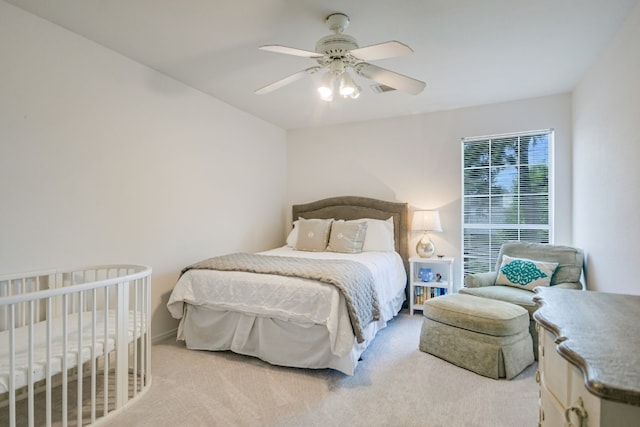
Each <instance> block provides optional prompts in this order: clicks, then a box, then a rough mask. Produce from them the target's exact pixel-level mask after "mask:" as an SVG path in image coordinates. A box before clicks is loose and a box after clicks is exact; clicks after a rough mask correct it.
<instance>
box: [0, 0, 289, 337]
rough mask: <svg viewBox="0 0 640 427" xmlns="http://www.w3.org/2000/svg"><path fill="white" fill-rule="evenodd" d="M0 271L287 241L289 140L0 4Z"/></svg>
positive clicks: (164, 317) (169, 273)
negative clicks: (0, 65)
mask: <svg viewBox="0 0 640 427" xmlns="http://www.w3.org/2000/svg"><path fill="white" fill-rule="evenodd" d="M0 58H1V61H2V67H1V72H0V205H1V207H0V273H12V272H19V271H25V270H35V269H43V268H54V267H61V266H79V265H84V264H94V263H111V262H125V263H141V264H148V265H150V266H151V267H152V268H153V270H154V274H153V306H154V313H153V319H152V329H153V334H154V335H157V334H160V333H164V332H167V331H170V330H171V329H173V328H175V327H176V325H177V323H176V322H175V321H174V320H173V319H171V318H170V316H169V313H168V311H167V310H166V308H165V303H166V300H167V298H168V294H169V292H170V290H171V289H172V288H173V286H174V285H175V281H176V279H177V275H178V272H179V271H180V269H181V268H182V267H184V266H185V265H186V264H188V263H191V262H194V261H198V260H200V259H203V258H206V257H210V256H214V255H219V254H222V253H226V252H232V251H240V250H247V251H251V250H262V249H266V248H268V247H273V246H275V245H279V244H282V243H283V237H282V236H283V234H284V228H283V220H282V218H283V215H284V212H283V206H285V190H286V182H285V181H286V171H285V168H286V165H285V159H286V143H285V138H286V134H285V132H284V131H283V130H282V129H280V128H277V127H275V126H272V125H270V124H267V123H265V122H263V121H260V120H258V119H256V118H254V117H252V116H249V115H247V114H245V113H243V112H240V111H238V110H236V109H234V108H231V107H229V106H228V105H226V104H223V103H222V102H220V101H218V100H216V99H214V98H212V97H210V96H208V95H205V94H203V93H201V92H198V91H196V90H194V89H191V88H189V87H187V86H185V85H183V84H181V83H178V82H176V81H175V80H172V79H170V78H168V77H166V76H164V75H162V74H159V73H157V72H155V71H153V70H151V69H149V68H147V67H144V66H142V65H140V64H138V63H136V62H133V61H131V60H129V59H127V58H125V57H123V56H121V55H119V54H117V53H115V52H113V51H110V50H108V49H105V48H103V47H101V46H99V45H97V44H95V43H93V42H90V41H88V40H86V39H84V38H82V37H79V36H77V35H75V34H73V33H70V32H68V31H66V30H64V29H62V28H60V27H58V26H55V25H53V24H50V23H48V22H46V21H44V20H41V19H39V18H37V17H35V16H33V15H30V14H28V13H26V12H24V11H22V10H20V9H17V8H15V7H13V6H10V5H8V4H7V3H5V2H2V1H0Z"/></svg>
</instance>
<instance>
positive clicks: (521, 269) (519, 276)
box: [496, 255, 558, 291]
mask: <svg viewBox="0 0 640 427" xmlns="http://www.w3.org/2000/svg"><path fill="white" fill-rule="evenodd" d="M556 268H558V263H557V262H544V261H534V260H531V259H526V258H512V257H510V256H507V255H503V256H502V264H501V265H500V270H499V271H498V277H497V279H496V285H507V286H514V287H516V288H522V289H528V290H530V291H532V290H533V289H534V288H536V287H537V286H549V285H550V283H551V276H553V273H554V271H556Z"/></svg>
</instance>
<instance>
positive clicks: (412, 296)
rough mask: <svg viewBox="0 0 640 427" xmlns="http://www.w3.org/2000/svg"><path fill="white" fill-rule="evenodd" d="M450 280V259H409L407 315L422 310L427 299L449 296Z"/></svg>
mask: <svg viewBox="0 0 640 427" xmlns="http://www.w3.org/2000/svg"><path fill="white" fill-rule="evenodd" d="M438 278H439V279H438ZM452 278H453V258H452V257H442V258H418V257H414V258H409V314H411V315H413V311H414V310H422V309H423V307H424V303H425V301H426V300H428V299H429V298H435V297H439V296H441V295H446V294H450V293H451V292H452V291H453V281H452Z"/></svg>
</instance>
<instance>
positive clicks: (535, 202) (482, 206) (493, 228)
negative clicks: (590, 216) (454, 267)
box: [462, 130, 553, 277]
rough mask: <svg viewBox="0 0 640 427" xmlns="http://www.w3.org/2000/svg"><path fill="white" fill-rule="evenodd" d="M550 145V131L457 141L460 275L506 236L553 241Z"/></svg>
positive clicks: (489, 261)
mask: <svg viewBox="0 0 640 427" xmlns="http://www.w3.org/2000/svg"><path fill="white" fill-rule="evenodd" d="M552 145H553V131H552V130H543V131H534V132H523V133H517V134H505V135H493V136H487V137H476V138H464V139H463V140H462V163H463V167H462V171H463V172H462V173H463V191H462V200H463V207H462V210H463V212H462V218H463V220H462V221H463V237H462V240H463V242H462V248H463V258H464V259H463V276H465V277H466V276H467V275H468V274H470V273H480V272H487V271H492V270H493V268H494V266H495V263H496V258H497V257H498V252H499V251H500V246H501V245H502V244H503V243H504V242H506V241H508V240H523V241H530V242H538V243H552V242H551V241H550V239H551V236H553V232H552V231H553V230H552V225H553V221H552V212H553V209H552V204H553V196H552V187H553V186H552V183H553V181H552V179H551V170H552V168H551V167H550V165H551V160H552V159H551V153H553V149H552Z"/></svg>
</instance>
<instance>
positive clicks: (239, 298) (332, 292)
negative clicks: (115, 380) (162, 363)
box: [167, 246, 406, 356]
mask: <svg viewBox="0 0 640 427" xmlns="http://www.w3.org/2000/svg"><path fill="white" fill-rule="evenodd" d="M261 254H264V255H276V256H289V257H306V258H316V259H349V260H353V261H358V262H360V263H362V264H364V265H365V266H367V267H368V268H369V269H370V270H371V272H372V274H373V277H374V281H375V288H376V291H377V293H378V298H379V301H380V306H381V308H382V313H381V315H382V318H383V320H389V319H390V318H392V317H393V316H394V315H395V313H393V312H391V311H388V310H386V307H387V306H388V304H387V303H388V302H389V301H391V300H392V299H393V298H394V297H396V296H397V295H398V293H399V292H401V291H402V290H404V288H405V284H406V273H405V269H404V266H403V263H402V259H401V258H400V255H399V254H397V253H395V252H362V253H359V254H343V253H335V252H304V251H295V250H293V249H291V248H289V247H287V246H284V247H281V248H277V249H273V250H270V251H265V252H261ZM184 303H187V304H191V305H196V306H205V307H208V308H214V309H222V310H231V311H237V312H245V313H250V314H253V315H256V316H264V317H271V318H276V319H279V320H284V321H291V322H295V323H297V324H301V325H305V324H306V325H313V324H318V325H325V326H326V327H327V329H328V331H329V335H330V338H331V350H332V352H333V354H335V355H337V356H343V355H345V354H347V353H349V352H350V351H351V349H352V347H353V342H354V335H353V330H352V328H351V324H350V322H349V319H348V313H347V310H346V305H345V303H344V300H343V299H342V298H341V295H340V292H339V291H338V289H337V288H335V287H334V286H333V285H329V284H325V283H321V282H318V281H315V280H310V279H301V278H295V277H281V276H275V275H269V274H256V273H247V272H237V271H212V270H189V271H187V272H186V273H185V274H184V275H182V277H181V278H180V279H179V280H178V283H177V284H176V286H175V288H174V290H173V292H172V293H171V297H170V298H169V302H168V304H167V307H168V309H169V311H170V312H171V315H172V316H173V317H174V318H176V319H182V316H183V313H184ZM345 316H346V317H345ZM181 326H182V322H181V324H180V328H179V330H178V339H180V338H181Z"/></svg>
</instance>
